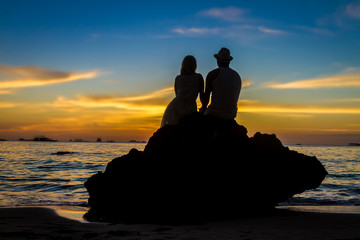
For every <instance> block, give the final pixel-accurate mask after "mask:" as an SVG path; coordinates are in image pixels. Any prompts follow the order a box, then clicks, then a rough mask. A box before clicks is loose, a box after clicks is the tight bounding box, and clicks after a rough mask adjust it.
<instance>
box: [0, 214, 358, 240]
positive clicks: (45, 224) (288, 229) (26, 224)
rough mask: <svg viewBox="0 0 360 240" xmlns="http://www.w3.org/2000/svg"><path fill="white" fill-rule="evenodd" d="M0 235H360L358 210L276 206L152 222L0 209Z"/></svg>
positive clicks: (348, 239) (189, 239) (346, 239)
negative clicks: (198, 219) (265, 212)
mask: <svg viewBox="0 0 360 240" xmlns="http://www.w3.org/2000/svg"><path fill="white" fill-rule="evenodd" d="M57 211H58V212H59V213H60V214H61V215H63V216H73V218H75V219H76V216H79V214H80V213H82V210H81V209H77V208H71V207H70V208H69V207H64V208H62V210H61V208H58V209H57ZM61 211H62V213H61ZM71 214H72V215H71ZM79 220H80V219H79ZM0 239H127V240H131V239H149V240H150V239H151V240H156V239H183V240H194V239H234V240H235V239H248V240H249V239H254V240H256V239H309V240H310V239H326V240H330V239H334V240H335V239H336V240H340V239H341V240H355V239H360V214H344V213H319V212H300V211H289V210H284V209H281V210H279V211H278V212H277V213H276V214H275V215H273V216H264V217H247V218H241V219H236V220H227V221H217V222H207V223H198V224H183V225H154V224H109V223H86V222H84V221H83V222H81V221H77V220H73V219H69V218H65V217H62V216H59V215H58V214H57V213H56V211H55V210H54V209H51V208H45V207H26V208H0Z"/></svg>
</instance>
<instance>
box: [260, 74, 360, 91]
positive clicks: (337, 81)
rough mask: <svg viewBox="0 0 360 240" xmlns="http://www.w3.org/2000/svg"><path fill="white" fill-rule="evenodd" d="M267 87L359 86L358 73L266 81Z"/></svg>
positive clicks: (314, 87)
mask: <svg viewBox="0 0 360 240" xmlns="http://www.w3.org/2000/svg"><path fill="white" fill-rule="evenodd" d="M265 86H266V87H268V88H275V89H304V88H307V89H317V88H339V87H360V73H357V74H342V75H334V76H328V77H319V78H313V79H305V80H298V81H293V82H288V83H274V82H273V83H267V84H265Z"/></svg>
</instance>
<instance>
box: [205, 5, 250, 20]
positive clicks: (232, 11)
mask: <svg viewBox="0 0 360 240" xmlns="http://www.w3.org/2000/svg"><path fill="white" fill-rule="evenodd" d="M244 13H245V10H244V9H241V8H236V7H226V8H210V9H207V10H204V11H201V12H199V15H200V16H205V17H212V18H216V19H220V20H225V21H229V22H236V21H240V20H241V19H242V17H243V15H244Z"/></svg>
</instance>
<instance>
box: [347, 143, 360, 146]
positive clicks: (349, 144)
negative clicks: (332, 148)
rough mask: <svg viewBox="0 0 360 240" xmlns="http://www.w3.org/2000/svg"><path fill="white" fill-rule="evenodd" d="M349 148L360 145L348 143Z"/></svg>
mask: <svg viewBox="0 0 360 240" xmlns="http://www.w3.org/2000/svg"><path fill="white" fill-rule="evenodd" d="M348 146H360V143H348Z"/></svg>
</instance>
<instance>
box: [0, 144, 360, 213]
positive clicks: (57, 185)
mask: <svg viewBox="0 0 360 240" xmlns="http://www.w3.org/2000/svg"><path fill="white" fill-rule="evenodd" d="M145 145H146V144H145V143H94V142H31V141H29V142H28V141H5V142H0V207H9V206H39V205H40V206H42V205H69V206H81V205H86V202H87V198H88V194H87V192H86V189H85V187H84V182H85V181H86V179H88V178H89V177H90V176H91V175H93V174H94V173H96V172H98V171H104V170H105V167H106V165H107V163H108V162H109V161H111V160H112V159H113V158H115V157H118V156H121V155H124V154H126V153H128V152H129V150H130V149H131V148H136V149H138V150H143V149H144V147H145ZM288 147H289V148H290V149H292V150H295V151H298V152H300V153H304V154H306V155H311V156H316V157H317V158H318V159H319V160H320V161H321V162H322V164H323V165H324V166H325V167H326V169H327V171H328V172H329V175H328V176H327V178H326V179H325V181H324V182H323V183H322V185H321V186H320V187H319V188H318V189H315V190H310V191H306V192H305V193H302V194H299V195H296V196H294V197H293V198H291V199H289V200H288V201H286V202H284V203H281V205H285V206H288V205H350V206H354V205H360V147H356V146H354V147H351V146H305V145H304V146H293V145H289V146H288Z"/></svg>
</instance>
